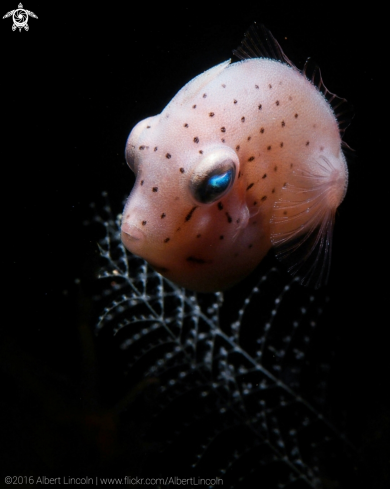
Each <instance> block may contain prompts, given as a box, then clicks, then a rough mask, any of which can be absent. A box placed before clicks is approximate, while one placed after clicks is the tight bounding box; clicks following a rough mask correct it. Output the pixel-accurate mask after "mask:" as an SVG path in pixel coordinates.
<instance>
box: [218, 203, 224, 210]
mask: <svg viewBox="0 0 390 489" xmlns="http://www.w3.org/2000/svg"><path fill="white" fill-rule="evenodd" d="M217 207H218V210H220V211H221V210H222V209H223V204H222V202H218V204H217Z"/></svg>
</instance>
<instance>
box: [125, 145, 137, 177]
mask: <svg viewBox="0 0 390 489" xmlns="http://www.w3.org/2000/svg"><path fill="white" fill-rule="evenodd" d="M133 153H134V152H133V151H131V149H129V148H128V147H127V148H126V152H125V158H126V163H127V165H128V167H129V168H130V170H131V171H132V172H133V173H134V174H135V175H137V168H136V164H135V157H134V154H133Z"/></svg>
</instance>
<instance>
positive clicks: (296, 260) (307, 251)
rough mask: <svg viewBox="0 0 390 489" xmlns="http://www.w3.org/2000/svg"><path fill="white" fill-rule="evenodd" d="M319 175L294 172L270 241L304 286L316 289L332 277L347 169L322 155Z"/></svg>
mask: <svg viewBox="0 0 390 489" xmlns="http://www.w3.org/2000/svg"><path fill="white" fill-rule="evenodd" d="M316 172H317V173H312V172H310V171H307V170H300V171H296V172H294V173H293V178H292V181H291V183H288V184H286V186H285V187H284V188H283V190H282V197H281V199H280V200H279V201H278V202H276V203H275V207H274V213H273V216H272V219H271V242H272V244H273V246H274V247H275V252H276V256H277V258H278V259H279V260H280V261H282V262H284V263H286V264H287V266H288V270H289V272H290V273H291V274H292V275H295V274H296V273H298V272H299V275H300V277H301V283H302V284H303V285H310V286H313V287H315V288H318V287H320V286H321V285H324V284H326V282H327V280H328V276H329V269H330V262H331V252H332V236H333V225H334V218H335V213H336V209H337V207H338V205H339V204H340V202H341V201H342V199H343V197H344V194H345V188H346V180H347V174H346V168H345V169H340V168H336V166H334V165H333V164H332V163H331V162H330V161H329V160H328V159H327V158H325V157H323V156H321V157H320V161H318V162H316Z"/></svg>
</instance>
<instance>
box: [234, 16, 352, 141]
mask: <svg viewBox="0 0 390 489" xmlns="http://www.w3.org/2000/svg"><path fill="white" fill-rule="evenodd" d="M233 54H234V55H235V56H236V57H237V58H239V59H251V58H269V59H275V60H277V61H281V62H282V63H286V64H288V65H289V66H291V67H292V68H294V69H296V70H297V71H299V70H298V68H296V66H295V65H294V63H293V62H292V61H290V60H289V58H288V57H287V56H286V55H285V54H284V52H283V49H282V48H281V46H280V44H279V43H278V41H277V40H276V39H275V38H274V36H273V35H272V34H271V32H270V31H269V30H268V29H267V28H266V27H264V26H263V25H262V24H259V25H258V24H256V23H254V24H252V25H251V27H250V28H249V29H248V30H247V32H246V33H245V35H244V39H243V40H242V41H241V46H239V47H238V48H237V49H235V50H233ZM301 73H302V75H304V76H305V77H306V78H307V79H308V80H309V81H310V82H311V83H312V84H313V85H314V86H316V87H317V88H318V90H319V91H320V92H321V93H322V95H323V96H324V97H325V98H326V100H327V101H328V103H329V104H330V106H331V107H332V109H333V112H334V114H335V117H336V119H337V122H338V126H339V131H340V137H341V138H343V136H344V132H345V130H346V128H347V127H348V126H349V124H350V122H351V120H352V118H353V115H354V113H353V107H352V105H351V104H349V103H348V102H347V100H345V99H344V98H341V97H338V96H337V95H335V94H334V93H332V92H330V91H329V90H328V89H327V88H326V86H325V85H324V82H323V81H322V76H321V70H320V69H319V67H318V66H317V65H316V64H315V63H314V62H313V61H312V60H311V59H310V58H308V59H307V61H306V63H305V66H304V67H303V70H302V72H301Z"/></svg>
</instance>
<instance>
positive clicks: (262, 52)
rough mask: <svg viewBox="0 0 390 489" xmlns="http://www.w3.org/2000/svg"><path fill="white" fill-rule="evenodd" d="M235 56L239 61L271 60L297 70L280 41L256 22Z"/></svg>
mask: <svg viewBox="0 0 390 489" xmlns="http://www.w3.org/2000/svg"><path fill="white" fill-rule="evenodd" d="M233 54H234V55H235V56H237V58H239V59H250V58H269V59H275V60H277V61H281V62H282V63H286V64H288V65H290V66H291V67H292V68H295V65H294V63H292V62H291V61H290V60H289V59H288V58H287V56H286V55H285V54H284V52H283V49H282V48H281V47H280V44H279V43H278V41H277V40H276V39H275V38H274V36H273V35H272V34H271V32H270V31H269V30H268V29H267V28H266V27H264V25H263V24H259V25H258V24H256V22H254V23H253V24H252V25H251V26H250V27H249V29H248V30H247V31H246V32H245V34H244V39H243V40H242V41H241V46H239V47H238V48H237V49H234V50H233Z"/></svg>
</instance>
